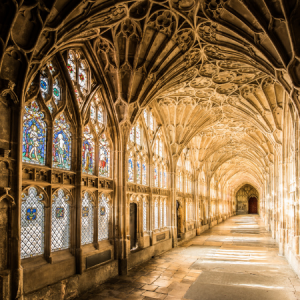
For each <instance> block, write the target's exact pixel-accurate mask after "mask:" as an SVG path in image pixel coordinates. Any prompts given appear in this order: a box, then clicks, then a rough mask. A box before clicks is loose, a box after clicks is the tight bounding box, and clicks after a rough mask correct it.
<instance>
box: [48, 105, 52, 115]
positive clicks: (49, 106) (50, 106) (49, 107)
mask: <svg viewBox="0 0 300 300" xmlns="http://www.w3.org/2000/svg"><path fill="white" fill-rule="evenodd" d="M47 107H48V109H49V111H50V113H51V115H52V114H53V106H52V104H51V103H49V104H48V105H47Z"/></svg>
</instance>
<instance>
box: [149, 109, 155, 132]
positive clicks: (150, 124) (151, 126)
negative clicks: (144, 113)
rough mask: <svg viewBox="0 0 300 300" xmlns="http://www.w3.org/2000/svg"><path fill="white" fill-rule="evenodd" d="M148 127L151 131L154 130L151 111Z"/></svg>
mask: <svg viewBox="0 0 300 300" xmlns="http://www.w3.org/2000/svg"><path fill="white" fill-rule="evenodd" d="M149 127H150V129H151V130H152V131H153V130H154V124H153V115H152V112H150V113H149Z"/></svg>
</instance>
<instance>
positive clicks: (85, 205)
mask: <svg viewBox="0 0 300 300" xmlns="http://www.w3.org/2000/svg"><path fill="white" fill-rule="evenodd" d="M93 236H94V207H93V203H92V198H91V195H89V193H88V192H85V193H84V197H83V199H82V207H81V245H86V244H91V243H92V242H93Z"/></svg>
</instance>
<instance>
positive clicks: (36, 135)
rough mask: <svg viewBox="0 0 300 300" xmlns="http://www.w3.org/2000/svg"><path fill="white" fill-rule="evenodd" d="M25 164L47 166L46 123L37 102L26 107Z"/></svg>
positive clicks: (24, 128) (24, 129) (24, 126)
mask: <svg viewBox="0 0 300 300" xmlns="http://www.w3.org/2000/svg"><path fill="white" fill-rule="evenodd" d="M22 157H23V158H22V160H23V162H27V163H32V164H38V165H45V161H46V123H45V122H44V114H43V113H42V112H41V111H40V109H39V106H38V104H37V102H36V101H32V102H31V104H30V106H25V113H24V117H23V153H22Z"/></svg>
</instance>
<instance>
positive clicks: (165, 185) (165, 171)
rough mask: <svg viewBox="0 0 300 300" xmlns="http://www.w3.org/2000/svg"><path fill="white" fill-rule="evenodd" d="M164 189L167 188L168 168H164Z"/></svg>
mask: <svg viewBox="0 0 300 300" xmlns="http://www.w3.org/2000/svg"><path fill="white" fill-rule="evenodd" d="M164 188H165V189H166V188H167V170H166V167H164Z"/></svg>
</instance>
